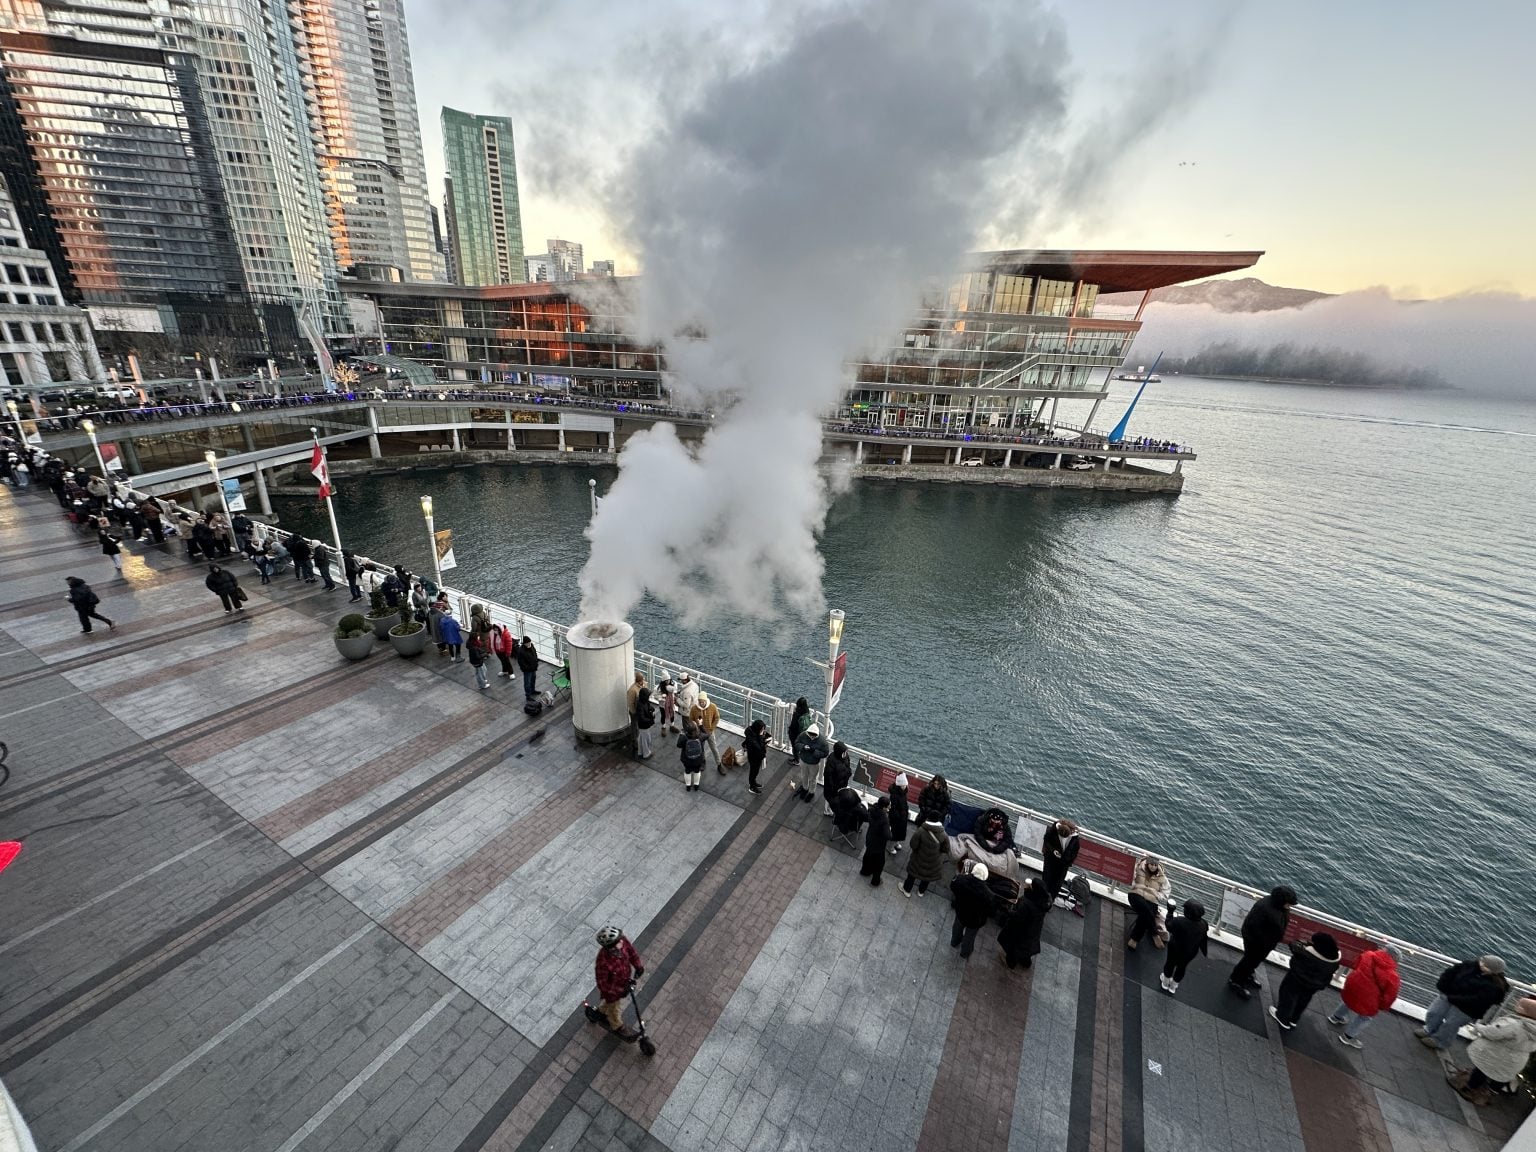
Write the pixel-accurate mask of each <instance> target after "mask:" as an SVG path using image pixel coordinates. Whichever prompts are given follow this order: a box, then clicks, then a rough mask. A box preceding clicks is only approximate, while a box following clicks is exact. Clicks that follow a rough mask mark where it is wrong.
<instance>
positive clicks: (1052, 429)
mask: <svg viewBox="0 0 1536 1152" xmlns="http://www.w3.org/2000/svg"><path fill="white" fill-rule="evenodd" d="M1060 403H1061V397H1060V396H1052V397H1051V423H1050V432H1049V435H1051V436H1054V435H1056V405H1058V404H1060Z"/></svg>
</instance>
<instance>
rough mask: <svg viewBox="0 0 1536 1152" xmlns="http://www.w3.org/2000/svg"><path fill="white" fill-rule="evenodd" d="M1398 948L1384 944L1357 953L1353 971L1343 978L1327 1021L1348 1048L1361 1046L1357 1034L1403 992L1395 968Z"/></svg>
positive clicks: (1390, 1005)
mask: <svg viewBox="0 0 1536 1152" xmlns="http://www.w3.org/2000/svg"><path fill="white" fill-rule="evenodd" d="M1397 957H1398V951H1397V948H1396V947H1394V946H1393V945H1391V944H1383V945H1382V946H1381V947H1380V948H1371V949H1369V950H1368V951H1365V952H1362V953H1361V954H1360V959H1359V960H1357V961H1356V962H1355V967H1354V970H1353V971H1351V972H1350V974H1349V977H1348V978H1347V979H1346V980H1345V981H1344V991H1343V994H1342V999H1340V1000H1339V1006H1338V1007H1337V1008H1335V1009H1334V1010H1333V1014H1332V1015H1331V1016H1329V1017H1328V1023H1330V1024H1332V1025H1334V1026H1335V1027H1338V1026H1340V1025H1342V1026H1343V1028H1344V1031H1343V1032H1341V1033H1339V1043H1340V1044H1344V1045H1346V1046H1347V1047H1350V1048H1364V1047H1365V1045H1364V1044H1362V1043H1361V1042H1360V1033H1362V1032H1364V1031H1365V1029H1366V1025H1368V1024H1370V1022H1371V1021H1372V1020H1374V1019H1375V1018H1376V1017H1377V1016H1378V1015H1380V1014H1381V1013H1383V1012H1385V1011H1387V1010H1388V1009H1389V1008H1391V1007H1392V1004H1393V1002H1394V1001H1396V1000H1397V994H1398V993H1399V992H1400V991H1402V987H1403V978H1402V977H1401V976H1400V975H1399V974H1398V971H1397Z"/></svg>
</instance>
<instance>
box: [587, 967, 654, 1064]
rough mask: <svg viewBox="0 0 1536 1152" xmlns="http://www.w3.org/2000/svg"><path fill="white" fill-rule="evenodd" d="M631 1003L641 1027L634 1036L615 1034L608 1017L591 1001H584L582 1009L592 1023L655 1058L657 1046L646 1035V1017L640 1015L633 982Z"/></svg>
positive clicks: (630, 989)
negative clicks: (635, 1045) (637, 1045)
mask: <svg viewBox="0 0 1536 1152" xmlns="http://www.w3.org/2000/svg"><path fill="white" fill-rule="evenodd" d="M629 1002H630V1003H631V1004H633V1005H634V1006H635V1023H636V1024H637V1025H639V1027H638V1028H637V1029H636V1031H635V1034H634V1035H633V1036H621V1035H619V1033H617V1032H614V1031H613V1027H612V1026H611V1025H610V1024H609V1023H608V1017H606V1016H604V1015H603V1014H602V1013H601V1012H600V1011H598V1009H597V1008H596V1007H595V1006H594V1005H593V1004H592V1002H591V1001H590V1000H583V1001H582V1002H581V1007H582V1011H584V1012H585V1013H586V1014H587V1019H588V1020H590V1021H592V1023H594V1024H599V1025H601V1026H602V1027H603V1028H605V1029H606V1030H607V1031H609V1032H612V1033H613V1035H615V1036H618V1037H619V1039H620V1040H623V1041H624V1042H625V1043H626V1044H635V1043H638V1044H639V1045H640V1051H641V1052H642V1053H643V1054H645V1055H646V1056H654V1055H656V1045H655V1044H653V1043H652V1042H651V1038H650V1037H649V1036H647V1035H646V1034H645V1017H644V1016H642V1015H641V1014H640V1001H639V1000H637V999H636V998H635V985H634V983H633V982H631V983H630V985H629Z"/></svg>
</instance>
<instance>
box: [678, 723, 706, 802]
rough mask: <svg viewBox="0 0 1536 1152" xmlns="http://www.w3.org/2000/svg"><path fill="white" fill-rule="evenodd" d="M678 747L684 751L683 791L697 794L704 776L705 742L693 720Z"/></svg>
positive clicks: (684, 730)
mask: <svg viewBox="0 0 1536 1152" xmlns="http://www.w3.org/2000/svg"><path fill="white" fill-rule="evenodd" d="M677 746H678V747H679V748H681V749H682V760H683V785H684V787H683V791H685V792H697V791H698V790H699V787H700V782H701V780H702V779H703V776H704V741H703V740H702V739H701V738H700V737H699V730H698V728H697V727H696V726H695V725H694V723H693V721H692V720H690V721H688V723H687V724H686V725H685V726H684V728H683V734H682V735H681V736H679V737H678V738H677Z"/></svg>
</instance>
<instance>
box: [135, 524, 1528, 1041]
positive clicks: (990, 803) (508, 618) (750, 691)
mask: <svg viewBox="0 0 1536 1152" xmlns="http://www.w3.org/2000/svg"><path fill="white" fill-rule="evenodd" d="M151 499H156V498H153V497H151ZM159 503H160V504H161V505H162V507H166V508H168V509H169V510H171V512H172V513H173V514H175V513H179V512H182V511H184V510H183V509H181V508H180V506H179V505H177V504H175V502H174V501H167V500H160V501H159ZM263 530H264V531H265V532H267V533H270V534H273V535H275V536H276V537H277V538H278V539H280V540H285V539H287V538H288V537H290V536H292V535H293V533H290V532H287V531H285V530H282V529H278V528H272V527H268V526H263ZM319 543H324V544H326V545H327V547H330V546H331V545H330V542H328V541H319ZM360 559H361V558H360ZM334 561H335V564H336V575H337V578H338V580H340V577H341V569H340V565H341V558H340V557H335V558H334ZM364 564H365V567H366V569H367V571H368V573H369V574H370V575H369V577H368V578H367V579H366V580H365V583H366V584H368V585H373V584H376V583H377V582H378V581H379V580H381V579H382V578H383V575H385V574H387V573H389V572H392V571H393V569H392V568H390V567H389V566H388V565H383V564H379V563H377V562H375V561H371V560H365V561H364ZM342 582H344V581H342ZM443 591H445V592H446V593H447V594H448V596H449V598H450V599H451V600H453V601H455V602H456V603H457V604H458V606H459V609H460V619H461V620H466V621H467V620H468V619H469V615H470V608H471V607H472V606H473V605H475V604H481V605H484V606H485V608H486V609H487V610H488V611H489V612H490V615H491V619H492V620H493V621H494V622H496V623H498V624H505V625H506V626H507V627H509V628H511V629H512V630H513V631H514V632H515V633H516V634H517V635H518V636H525V635H526V636H530V637H532V638H533V641H534V644H535V646H536V647H537V648H538V650H539V653H540V656H541V658H542V659H544V660H545V662H547V663H551V664H553V665H555V666H556V667H560V666H562V665H564V664H565V663H566V661H567V655H568V653H567V648H566V627H565V625H563V624H559V623H556V622H555V621H553V620H547V619H545V618H543V617H541V616H536V615H533V614H532V613H528V612H520V611H518V610H517V609H515V608H511V607H508V606H507V605H504V604H500V603H497V602H496V601H494V600H488V599H486V598H484V597H481V596H476V595H473V594H472V593H469V592H466V591H464V590H462V589H458V588H452V587H444V589H443ZM635 668H636V670H637V671H640V672H644V673H645V674H646V678H647V680H648V681H649V682H650V683H652V684H655V683H658V682H659V681H660V680H662V679H665V678H666V675H669V674H670V675H680V674H681V673H683V672H687V673H689V674H690V675H691V676H692V677H693V678H694V680H696V681H697V682H698V684H699V687H700V689H701V690H702V691H704V692H706V693H708V695H709V697H710V699H711V700H712V701H714V702H715V704H716V706H717V707H718V708H719V709H720V717H721V722H722V726H723V727H725V728H726V729H727V730H728V731H731V732H734V733H737V734H740V733H741V732H743V731H744V730H745V729H746V727H747V726H748V725H749V724H751V723H752V721H753V720H757V719H761V720H764V721H765V722H766V723H767V725H768V728H769V732H770V734H771V736H772V742H773V744H774V745H775V746H776V747H778V748H780V749H783V750H786V751H788V750H789V749H788V741H787V736H788V733H787V730H786V728H787V724H788V721H789V716H790V713H791V711H792V709H791V706H790V704H788V703H787V702H785V701H784V700H781V699H779V698H778V697H777V696H775V695H773V694H772V693H767V692H760V691H758V690H756V689H754V688H749V687H747V686H745V685H742V684H736V683H733V682H732V681H729V680H724V679H721V678H720V677H718V676H712V675H710V674H709V673H707V672H703V671H701V670H699V669H695V668H690V667H688V666H687V665H684V664H680V663H678V662H676V661H668V660H663V659H662V658H660V657H657V656H653V655H650V654H648V653H644V652H639V651H637V652H636V653H635ZM817 716H818V719H819V720H820V721H821V723H822V727H823V731H824V732H827V733H828V734H829V735H830V733H831V730H832V726H831V724H829V723H828V722H827V718H826V717H825V715H824V714H821V713H817ZM849 752H850V753H851V754H852V756H853V758H854V764H855V769H854V775H855V780H856V781H857V780H859V778H860V777H862V780H863V783H864V785H865V787H866V789H867V790H868V791H870V792H872V791H873V790H874V785H875V780H876V777H877V775H878V773H879V772H880V770H881V769H882V768H889V769H891V770H892V771H893V772H897V773H900V772H904V773H906V774H907V776H908V777H909V778H910V779H912V780H919V781H925V782H926V781H927V780H929V779H931V778H932V774H930V773H927V772H922V771H920V770H918V769H916V768H914V767H912V766H910V765H907V764H903V763H901V762H900V761H897V760H892V759H891V758H889V757H886V756H881V755H878V754H877V753H874V752H870V751H868V750H867V749H864V748H859V747H856V746H854V745H851V744H850V745H849ZM948 783H949V790H950V795H951V796H952V797H953V798H955V799H957V800H959V801H960V802H961V803H963V804H968V805H971V806H973V807H977V808H999V809H1001V810H1002V811H1004V812H1006V813H1008V814H1009V816H1010V817H1011V818H1012V824H1013V827H1014V831H1015V835H1016V837H1017V838H1018V839H1020V840H1022V839H1023V838H1024V836H1023V834H1024V833H1025V831H1026V830H1027V829H1031V828H1034V829H1038V830H1041V831H1043V826H1044V825H1046V824H1049V823H1050V822H1051V821H1053V820H1055V819H1057V817H1056V816H1053V815H1050V814H1048V813H1045V812H1043V811H1040V810H1038V809H1034V808H1029V807H1026V806H1025V805H1022V804H1018V803H1016V802H1014V801H1012V800H1007V799H1004V798H1002V797H999V796H993V795H991V794H990V793H987V792H983V791H981V790H980V789H976V788H970V787H968V786H966V785H963V784H957V783H955V782H954V781H948ZM1079 835H1080V836H1081V837H1082V838H1083V839H1084V840H1086V841H1088V842H1090V843H1092V844H1094V845H1098V846H1101V847H1104V848H1108V849H1111V850H1113V851H1115V852H1119V853H1124V854H1125V855H1128V856H1132V857H1136V858H1139V857H1141V856H1147V855H1155V856H1157V857H1158V859H1159V860H1161V861H1162V862H1163V864H1164V867H1165V868H1166V870H1167V873H1168V878H1169V881H1170V884H1171V886H1172V891H1173V899H1174V900H1175V901H1176V902H1178V903H1182V902H1183V901H1185V900H1188V899H1191V898H1194V899H1198V900H1200V901H1201V902H1202V903H1203V904H1205V906H1206V908H1207V909H1208V910H1210V912H1211V913H1212V916H1211V920H1212V926H1213V928H1215V929H1217V935H1218V936H1219V937H1221V938H1224V939H1225V940H1226V941H1227V942H1229V943H1235V942H1238V940H1237V936H1236V929H1237V928H1238V927H1239V925H1238V924H1237V923H1234V922H1233V921H1232V919H1231V918H1230V917H1229V918H1228V919H1227V920H1225V921H1224V920H1223V919H1222V909H1223V908H1225V907H1230V904H1229V901H1228V897H1229V896H1234V897H1241V898H1242V900H1243V902H1245V903H1246V902H1247V901H1249V900H1251V899H1253V898H1257V897H1259V896H1262V895H1263V894H1264V892H1263V891H1262V890H1260V889H1258V888H1255V887H1253V886H1252V885H1248V884H1243V883H1241V882H1239V881H1236V880H1233V879H1231V878H1229V877H1226V876H1221V875H1218V874H1217V873H1214V872H1209V871H1206V870H1205V869H1203V868H1198V867H1195V866H1194V865H1191V864H1184V863H1181V862H1180V861H1177V860H1171V859H1169V858H1168V857H1166V856H1163V855H1162V854H1161V853H1156V852H1152V851H1150V850H1148V849H1146V848H1143V847H1141V846H1140V845H1137V844H1132V843H1130V842H1128V841H1124V840H1120V839H1117V838H1115V837H1112V836H1104V835H1101V834H1099V833H1096V832H1094V831H1092V830H1091V829H1087V828H1081V829H1079ZM1018 856H1019V858H1020V860H1021V862H1023V863H1024V864H1026V865H1028V866H1030V867H1033V868H1037V869H1038V867H1039V852H1038V849H1031V848H1026V847H1024V846H1023V845H1022V844H1020V847H1019V849H1018ZM1075 871H1078V872H1082V873H1084V874H1085V875H1087V876H1089V877H1091V880H1090V882H1091V884H1092V886H1093V888H1094V889H1095V891H1097V892H1098V893H1100V894H1101V895H1104V896H1106V897H1108V898H1110V899H1113V900H1118V901H1119V902H1121V903H1124V902H1125V898H1126V891H1125V885H1124V884H1123V883H1122V882H1120V881H1117V880H1115V879H1113V878H1112V877H1109V876H1103V875H1097V874H1094V873H1092V872H1091V871H1090V870H1089V869H1087V868H1085V867H1078V868H1076V869H1075ZM1296 912H1297V914H1298V915H1303V916H1305V917H1307V918H1308V919H1310V920H1315V921H1316V922H1317V923H1318V924H1320V925H1323V926H1325V927H1327V928H1330V929H1333V930H1336V931H1338V932H1340V933H1343V934H1346V935H1349V936H1356V937H1361V938H1364V939H1366V940H1370V941H1374V942H1378V943H1383V944H1388V943H1389V944H1392V945H1394V946H1395V947H1396V948H1397V949H1398V950H1399V952H1400V954H1401V959H1400V960H1399V962H1398V970H1399V972H1400V974H1401V976H1402V981H1403V990H1402V994H1401V996H1400V997H1399V1001H1398V1005H1397V1008H1396V1010H1397V1011H1400V1012H1403V1013H1405V1014H1407V1015H1411V1016H1417V1017H1420V1018H1422V1016H1423V1014H1424V1009H1425V1007H1426V1006H1427V1005H1428V1004H1429V1003H1430V1002H1431V1001H1432V1000H1433V999H1434V997H1435V995H1436V992H1435V981H1436V979H1437V978H1438V977H1439V975H1440V973H1441V971H1443V970H1444V969H1445V968H1446V967H1447V966H1448V965H1450V964H1453V963H1455V962H1456V959H1457V958H1456V957H1452V956H1448V955H1446V954H1445V953H1442V952H1437V951H1435V950H1434V949H1431V948H1424V947H1421V946H1420V945H1417V944H1414V943H1412V942H1411V941H1408V940H1404V939H1401V938H1399V937H1395V936H1392V935H1390V934H1388V933H1384V932H1381V931H1378V930H1376V929H1373V928H1370V927H1367V926H1366V925H1363V924H1357V923H1354V922H1353V921H1350V920H1346V919H1344V918H1343V917H1340V916H1334V915H1332V914H1330V913H1328V912H1326V911H1323V910H1321V909H1318V908H1313V907H1307V906H1298V907H1297V909H1296ZM1271 959H1278V960H1279V961H1280V962H1281V963H1284V962H1285V957H1284V956H1283V955H1279V954H1276V956H1272V957H1271ZM1511 988H1512V990H1511V999H1513V998H1514V997H1517V996H1530V995H1533V994H1536V988H1533V987H1532V986H1531V985H1530V984H1525V983H1514V982H1511Z"/></svg>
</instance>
